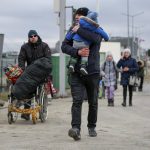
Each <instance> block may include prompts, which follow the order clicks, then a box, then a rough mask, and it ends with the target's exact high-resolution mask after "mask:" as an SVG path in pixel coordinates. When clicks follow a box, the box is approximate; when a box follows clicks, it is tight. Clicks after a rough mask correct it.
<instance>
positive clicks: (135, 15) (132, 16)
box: [129, 12, 144, 56]
mask: <svg viewBox="0 0 150 150" xmlns="http://www.w3.org/2000/svg"><path fill="white" fill-rule="evenodd" d="M143 13H144V12H140V13H137V14H134V15H129V17H131V18H132V50H133V55H134V56H135V49H134V29H133V28H134V17H137V16H139V15H142V14H143Z"/></svg>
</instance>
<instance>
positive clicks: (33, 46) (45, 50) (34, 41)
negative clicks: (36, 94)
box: [18, 30, 51, 120]
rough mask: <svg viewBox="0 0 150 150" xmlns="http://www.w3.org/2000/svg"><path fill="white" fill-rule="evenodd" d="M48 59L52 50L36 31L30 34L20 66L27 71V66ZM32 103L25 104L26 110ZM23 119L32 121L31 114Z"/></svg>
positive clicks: (21, 50) (20, 58)
mask: <svg viewBox="0 0 150 150" xmlns="http://www.w3.org/2000/svg"><path fill="white" fill-rule="evenodd" d="M42 57H46V58H49V59H50V60H51V50H50V48H49V46H48V45H47V44H46V43H45V42H43V41H42V39H41V38H40V36H39V35H38V33H37V31H36V30H30V31H29V32H28V42H27V43H25V44H23V45H22V46H21V49H20V53H19V56H18V66H19V67H20V68H21V69H22V70H25V69H26V67H27V66H29V65H30V64H32V63H33V62H34V61H35V60H37V59H39V58H42ZM30 103H31V102H29V104H25V105H24V108H25V109H29V108H30ZM21 118H23V119H25V120H29V119H30V115H29V114H21Z"/></svg>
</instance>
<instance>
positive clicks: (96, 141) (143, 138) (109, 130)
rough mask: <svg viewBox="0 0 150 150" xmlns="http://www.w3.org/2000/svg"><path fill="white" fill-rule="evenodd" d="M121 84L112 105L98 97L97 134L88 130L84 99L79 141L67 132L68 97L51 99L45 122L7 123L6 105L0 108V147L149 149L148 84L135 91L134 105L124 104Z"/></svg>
mask: <svg viewBox="0 0 150 150" xmlns="http://www.w3.org/2000/svg"><path fill="white" fill-rule="evenodd" d="M121 102H122V93H121V87H120V89H119V90H118V91H117V92H116V98H115V107H114V108H111V107H107V102H106V100H104V99H103V100H99V112H98V123H97V132H98V136H97V137H96V138H91V137H89V136H88V132H87V127H86V124H87V112H88V111H87V106H88V105H87V102H84V104H83V114H82V131H81V136H82V139H81V141H78V142H75V141H73V140H72V139H71V138H69V137H68V136H67V132H68V129H69V128H70V119H71V114H70V108H71V98H65V99H57V100H53V102H52V104H51V105H49V117H48V120H47V122H46V123H41V122H40V121H38V123H37V124H36V125H33V124H32V122H31V121H24V120H21V119H20V118H18V120H17V122H16V123H15V124H12V125H9V124H8V123H7V116H6V114H7V109H0V150H150V85H148V84H145V86H144V92H136V93H134V101H133V104H134V106H133V107H126V108H123V107H122V106H121V105H120V104H121Z"/></svg>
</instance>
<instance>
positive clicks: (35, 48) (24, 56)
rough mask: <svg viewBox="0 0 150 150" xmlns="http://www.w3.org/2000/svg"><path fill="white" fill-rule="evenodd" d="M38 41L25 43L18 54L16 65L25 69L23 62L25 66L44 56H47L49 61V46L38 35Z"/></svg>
mask: <svg viewBox="0 0 150 150" xmlns="http://www.w3.org/2000/svg"><path fill="white" fill-rule="evenodd" d="M38 38H39V39H38V42H37V43H35V44H33V43H30V42H28V43H25V44H24V45H23V46H22V47H21V50H20V53H19V56H18V65H19V67H21V68H22V69H23V70H25V64H26V63H27V66H28V65H30V64H31V63H33V62H34V61H35V60H37V59H39V58H42V57H46V58H49V60H50V61H51V50H50V48H49V46H48V45H47V44H46V43H44V42H42V40H41V38H40V37H38Z"/></svg>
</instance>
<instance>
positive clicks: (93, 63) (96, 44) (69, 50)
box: [61, 27, 102, 75]
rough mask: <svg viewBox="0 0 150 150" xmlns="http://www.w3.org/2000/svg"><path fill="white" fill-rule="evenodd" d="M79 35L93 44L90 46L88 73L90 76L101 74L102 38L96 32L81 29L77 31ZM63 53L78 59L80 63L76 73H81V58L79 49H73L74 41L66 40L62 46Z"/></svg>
mask: <svg viewBox="0 0 150 150" xmlns="http://www.w3.org/2000/svg"><path fill="white" fill-rule="evenodd" d="M77 34H79V35H80V36H81V37H82V38H84V39H85V40H88V41H90V42H91V44H90V47H89V49H90V53H89V57H88V66H87V71H88V74H89V75H90V74H95V73H100V53H99V50H100V44H101V40H102V37H101V36H100V35H98V34H96V33H94V32H91V31H88V30H86V29H83V28H81V27H80V28H79V29H78V30H77ZM61 49H62V52H63V53H66V54H68V55H70V56H72V57H76V58H77V59H78V63H77V64H76V66H75V71H77V72H79V68H80V62H81V57H80V56H79V55H78V49H75V48H73V40H71V41H68V40H67V39H64V41H63V42H62V46H61Z"/></svg>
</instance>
